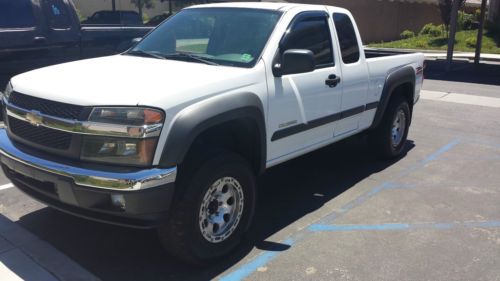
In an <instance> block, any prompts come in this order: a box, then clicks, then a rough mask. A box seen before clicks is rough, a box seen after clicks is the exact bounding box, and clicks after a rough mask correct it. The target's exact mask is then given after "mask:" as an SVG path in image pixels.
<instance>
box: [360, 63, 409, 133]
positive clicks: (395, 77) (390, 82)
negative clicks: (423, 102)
mask: <svg viewBox="0 0 500 281" xmlns="http://www.w3.org/2000/svg"><path fill="white" fill-rule="evenodd" d="M415 81H416V75H415V70H414V69H413V67H412V66H410V65H408V66H405V67H402V68H400V69H398V70H396V71H394V72H391V73H389V75H387V78H386V79H385V84H384V88H383V89H382V95H381V97H380V102H379V104H378V107H377V112H376V113H375V118H374V119H373V123H372V125H371V126H370V129H374V128H376V127H377V126H378V125H379V124H380V122H381V121H382V118H383V117H384V113H385V110H386V109H387V105H388V104H389V101H390V100H391V98H392V95H393V94H394V89H396V88H397V87H398V86H401V85H403V84H405V83H410V84H411V85H412V89H413V95H412V96H413V97H414V96H415ZM412 100H413V99H412Z"/></svg>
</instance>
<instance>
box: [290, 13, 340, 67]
mask: <svg viewBox="0 0 500 281" xmlns="http://www.w3.org/2000/svg"><path fill="white" fill-rule="evenodd" d="M290 49H306V50H310V51H312V52H313V54H314V58H315V61H316V66H320V67H321V66H325V65H331V64H333V52H332V40H331V35H330V28H329V27H328V20H327V18H326V16H325V17H317V16H316V17H307V18H304V19H301V20H299V21H297V22H295V23H294V24H293V26H292V28H291V30H290V33H289V34H288V35H287V36H286V38H285V41H284V46H283V51H286V50H290Z"/></svg>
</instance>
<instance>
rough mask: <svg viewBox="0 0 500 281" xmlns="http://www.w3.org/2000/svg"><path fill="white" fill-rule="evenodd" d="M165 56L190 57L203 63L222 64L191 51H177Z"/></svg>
mask: <svg viewBox="0 0 500 281" xmlns="http://www.w3.org/2000/svg"><path fill="white" fill-rule="evenodd" d="M163 57H164V58H188V59H191V60H195V61H198V62H201V63H205V64H209V65H220V64H218V63H216V62H213V61H210V60H207V59H204V58H203V57H201V56H197V55H194V54H191V53H185V52H177V53H173V54H166V55H164V56H163Z"/></svg>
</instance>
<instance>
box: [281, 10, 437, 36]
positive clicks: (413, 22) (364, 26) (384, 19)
mask: <svg viewBox="0 0 500 281" xmlns="http://www.w3.org/2000/svg"><path fill="white" fill-rule="evenodd" d="M288 2H296V3H308V4H312V3H314V4H324V5H332V6H338V7H342V8H346V9H348V10H350V11H351V12H352V13H353V15H354V18H355V20H356V22H357V24H358V26H359V29H360V32H361V36H362V37H363V41H364V43H365V44H366V43H372V42H380V41H386V42H387V41H391V40H395V39H399V34H401V32H402V31H403V30H406V29H409V30H412V31H415V32H416V33H417V32H418V31H420V29H421V28H422V26H424V25H425V24H426V23H430V22H431V23H435V24H441V18H440V16H439V8H438V6H437V5H435V4H428V3H408V2H399V1H389V0H312V1H311V0H289V1H288Z"/></svg>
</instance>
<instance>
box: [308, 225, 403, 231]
mask: <svg viewBox="0 0 500 281" xmlns="http://www.w3.org/2000/svg"><path fill="white" fill-rule="evenodd" d="M408 228H410V225H408V224H404V223H396V224H373V225H369V224H358V225H326V224H313V225H311V226H309V227H308V229H309V230H310V231H313V232H322V231H358V230H401V229H408Z"/></svg>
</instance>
